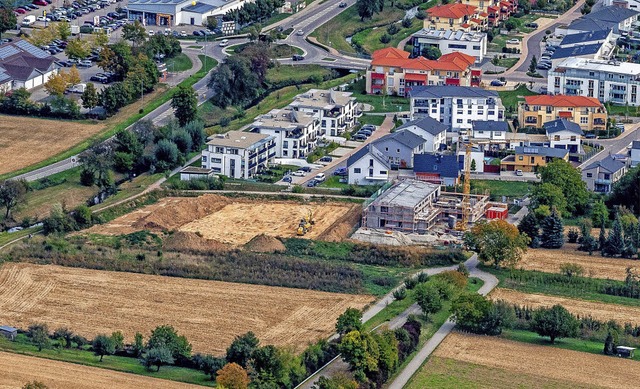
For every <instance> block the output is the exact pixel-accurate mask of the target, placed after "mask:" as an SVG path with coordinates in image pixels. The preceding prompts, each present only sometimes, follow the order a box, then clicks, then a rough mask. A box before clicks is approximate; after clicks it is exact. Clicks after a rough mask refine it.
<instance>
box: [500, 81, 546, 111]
mask: <svg viewBox="0 0 640 389" xmlns="http://www.w3.org/2000/svg"><path fill="white" fill-rule="evenodd" d="M498 95H499V96H500V99H502V104H503V105H504V107H505V109H507V107H511V108H512V109H513V112H517V109H518V102H519V101H524V96H535V95H537V93H535V92H531V91H530V90H529V89H527V86H526V85H525V84H522V85H520V86H519V87H518V88H517V89H515V90H509V91H498Z"/></svg>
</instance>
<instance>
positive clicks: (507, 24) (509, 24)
mask: <svg viewBox="0 0 640 389" xmlns="http://www.w3.org/2000/svg"><path fill="white" fill-rule="evenodd" d="M504 28H506V29H507V31H511V30H515V29H516V28H518V23H516V21H515V20H514V18H509V19H507V21H506V22H504Z"/></svg>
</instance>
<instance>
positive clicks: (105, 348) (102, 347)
mask: <svg viewBox="0 0 640 389" xmlns="http://www.w3.org/2000/svg"><path fill="white" fill-rule="evenodd" d="M91 347H92V348H93V353H94V354H95V355H97V356H99V357H100V362H102V358H104V356H105V355H113V354H115V352H116V344H115V342H114V341H113V339H112V338H111V337H110V336H107V335H105V334H100V335H97V336H96V337H95V338H94V339H93V342H91Z"/></svg>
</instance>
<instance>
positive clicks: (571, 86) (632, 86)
mask: <svg viewBox="0 0 640 389" xmlns="http://www.w3.org/2000/svg"><path fill="white" fill-rule="evenodd" d="M639 88H640V64H635V63H629V62H617V61H598V60H586V59H582V58H569V59H567V60H565V61H563V62H561V63H560V64H559V65H558V66H557V67H556V68H555V69H554V70H552V71H549V76H548V79H547V90H548V91H549V93H552V94H566V95H577V96H587V97H595V98H597V99H598V100H600V101H601V102H603V103H607V102H610V103H613V104H621V105H625V104H629V105H630V106H638V105H640V99H639V98H638V91H639Z"/></svg>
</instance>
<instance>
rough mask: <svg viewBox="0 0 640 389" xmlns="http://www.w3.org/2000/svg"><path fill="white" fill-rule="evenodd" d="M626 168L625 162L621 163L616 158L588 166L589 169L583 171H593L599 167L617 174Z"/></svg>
mask: <svg viewBox="0 0 640 389" xmlns="http://www.w3.org/2000/svg"><path fill="white" fill-rule="evenodd" d="M625 166H626V165H625V164H624V162H620V161H618V160H617V159H615V158H611V157H606V158H603V159H601V160H599V161H596V162H593V163H591V164H589V165H587V167H585V168H584V169H582V170H591V169H595V168H598V167H599V168H600V169H604V170H606V171H608V172H610V173H615V172H617V171H619V170H622V169H624V167H625Z"/></svg>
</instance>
